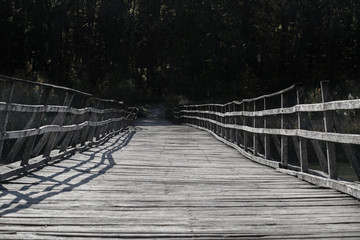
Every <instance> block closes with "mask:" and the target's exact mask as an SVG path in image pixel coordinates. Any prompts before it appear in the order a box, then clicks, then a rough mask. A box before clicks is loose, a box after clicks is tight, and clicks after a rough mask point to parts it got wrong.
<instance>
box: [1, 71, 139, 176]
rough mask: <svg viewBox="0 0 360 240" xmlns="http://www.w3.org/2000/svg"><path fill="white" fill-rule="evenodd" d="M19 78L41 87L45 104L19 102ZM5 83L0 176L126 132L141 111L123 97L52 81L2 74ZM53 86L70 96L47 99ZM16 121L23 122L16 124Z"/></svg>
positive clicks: (14, 173)
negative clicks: (52, 101) (104, 95)
mask: <svg viewBox="0 0 360 240" xmlns="http://www.w3.org/2000/svg"><path fill="white" fill-rule="evenodd" d="M16 83H21V84H26V85H29V86H37V87H40V90H41V91H39V92H40V94H39V93H37V94H38V95H37V98H39V99H40V103H39V104H36V105H34V104H22V103H17V102H16V100H15V99H14V97H13V96H14V95H15V94H16V93H17V90H18V89H17V88H16V85H15V84H16ZM1 84H2V85H1ZM0 87H1V89H2V95H1V99H0V181H3V180H6V179H8V178H11V177H14V176H17V175H19V174H22V173H24V172H26V171H28V170H30V169H33V168H36V167H38V166H40V165H43V164H46V163H48V162H49V161H53V160H55V159H61V158H63V157H64V156H67V155H69V154H73V153H74V152H76V151H80V150H83V149H85V148H87V147H90V146H92V145H94V144H97V143H101V142H103V141H105V140H106V139H108V138H110V137H111V136H113V135H115V134H117V133H119V132H121V131H123V130H124V129H125V128H126V127H127V126H128V125H129V124H130V123H131V122H132V121H133V120H134V119H135V118H136V116H137V112H138V109H137V108H136V107H127V106H126V105H125V104H124V102H122V101H115V100H109V99H100V98H96V97H94V96H93V95H91V94H89V93H85V92H81V91H78V90H75V89H71V88H67V87H62V86H57V85H52V84H47V83H38V82H32V81H28V80H23V79H18V78H11V77H6V76H1V75H0ZM53 90H61V91H62V92H61V93H63V94H64V95H66V96H65V99H64V100H63V103H62V104H59V105H49V104H48V102H49V101H48V99H49V97H50V95H51V93H52V92H53ZM27 91H31V90H27ZM30 93H31V92H30ZM34 94H35V93H34ZM75 97H77V98H78V99H77V102H76V106H77V107H74V106H73V105H74V101H73V99H74V98H75ZM79 99H80V100H79ZM22 101H23V100H22ZM19 120H21V121H19ZM14 122H16V123H18V122H21V124H22V125H21V126H22V127H20V128H19V126H18V127H17V128H15V129H14V126H13V125H14V124H13V123H14ZM35 159H36V161H35Z"/></svg>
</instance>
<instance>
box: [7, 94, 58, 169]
mask: <svg viewBox="0 0 360 240" xmlns="http://www.w3.org/2000/svg"><path fill="white" fill-rule="evenodd" d="M52 90H53V89H52V88H50V87H47V88H45V89H44V91H43V93H42V96H41V99H40V104H41V105H44V106H46V104H47V101H48V99H49V96H50V94H51V92H52ZM44 115H45V114H44V113H34V114H33V121H32V123H30V121H29V124H31V125H30V126H29V128H33V127H34V128H39V127H40V126H41V121H42V119H43V118H44ZM25 139H26V138H20V139H18V140H22V141H25ZM35 140H36V136H31V137H29V138H28V139H27V140H26V144H25V149H24V152H23V155H22V160H21V166H24V165H27V164H28V162H29V159H30V157H31V153H32V150H33V148H34V145H35ZM19 147H20V146H19ZM13 157H15V154H14V156H10V153H9V156H8V158H13ZM9 161H11V159H9Z"/></svg>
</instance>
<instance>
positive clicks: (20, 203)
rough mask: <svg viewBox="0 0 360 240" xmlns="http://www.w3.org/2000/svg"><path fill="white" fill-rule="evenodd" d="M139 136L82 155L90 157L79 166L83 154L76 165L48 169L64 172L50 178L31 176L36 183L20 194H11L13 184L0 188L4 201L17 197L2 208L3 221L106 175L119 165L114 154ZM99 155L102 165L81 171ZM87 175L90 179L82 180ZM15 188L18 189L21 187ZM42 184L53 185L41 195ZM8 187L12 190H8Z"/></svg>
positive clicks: (127, 136)
mask: <svg viewBox="0 0 360 240" xmlns="http://www.w3.org/2000/svg"><path fill="white" fill-rule="evenodd" d="M135 133H136V131H135V130H132V131H126V132H123V133H122V134H121V135H118V136H117V138H116V140H115V141H114V142H113V143H111V144H110V145H106V146H104V145H100V146H97V147H95V148H91V149H89V150H87V151H85V152H83V153H79V154H81V155H80V156H82V157H84V156H85V157H86V159H84V160H82V159H81V160H78V161H79V162H77V161H76V159H75V157H76V156H79V154H76V155H74V156H72V157H71V158H70V159H72V160H74V165H71V166H61V164H59V162H60V161H57V162H53V163H52V164H49V165H47V166H46V167H56V168H59V169H61V170H59V171H58V172H56V173H54V174H52V175H50V176H44V175H41V174H42V173H43V172H42V171H34V172H30V173H28V175H27V180H33V183H27V184H24V185H23V187H21V188H20V189H19V190H11V188H12V187H11V184H12V183H11V182H9V183H8V184H5V186H3V185H2V186H0V201H1V199H2V198H6V197H7V196H11V195H12V196H14V197H15V198H14V199H12V200H11V201H9V202H7V203H5V204H2V205H1V206H0V217H2V216H5V215H7V214H10V213H15V212H18V211H20V210H21V209H26V208H29V207H31V206H33V205H36V204H39V203H41V202H42V201H44V200H46V199H48V198H50V197H53V196H56V195H59V194H61V193H64V192H69V191H72V190H73V189H75V188H77V187H79V186H82V185H84V184H87V183H89V182H90V181H92V180H94V179H95V178H97V177H99V176H101V175H103V174H105V173H106V172H107V171H109V170H110V169H111V168H113V167H114V165H116V163H115V160H114V158H113V153H114V152H116V151H118V150H120V149H122V148H124V147H125V146H127V144H128V143H129V142H130V141H131V139H132V137H133V136H134V134H135ZM111 139H114V138H111ZM91 150H96V151H91ZM88 153H90V154H88ZM99 153H100V154H101V160H100V161H99V162H94V165H93V166H91V167H87V168H85V169H84V168H81V167H83V166H85V165H86V164H89V163H92V162H93V161H94V159H95V157H96V156H97V154H99ZM46 167H45V168H46ZM72 172H73V173H72ZM85 175H89V176H86V177H85V178H82V177H83V176H85ZM61 176H65V177H66V178H65V179H64V180H57V179H56V178H57V177H61ZM76 179H80V180H79V182H77V183H72V182H73V181H74V180H76ZM15 184H17V185H18V184H19V183H15ZM41 184H49V186H48V187H46V188H45V189H42V190H41V191H39V190H38V189H36V186H37V185H41ZM7 185H8V188H9V189H10V190H9V189H7V188H6V186H7ZM31 190H33V191H31ZM22 192H26V193H22ZM35 196H36V197H35ZM2 201H5V200H2Z"/></svg>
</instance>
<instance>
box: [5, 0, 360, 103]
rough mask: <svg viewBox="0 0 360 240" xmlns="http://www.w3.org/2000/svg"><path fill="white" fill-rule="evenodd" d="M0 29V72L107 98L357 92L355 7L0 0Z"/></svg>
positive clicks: (306, 0) (278, 1)
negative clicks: (323, 88)
mask: <svg viewBox="0 0 360 240" xmlns="http://www.w3.org/2000/svg"><path fill="white" fill-rule="evenodd" d="M0 29H1V32H0V46H1V51H0V73H1V74H4V75H10V76H17V77H21V78H26V79H33V80H37V81H44V82H51V83H55V84H60V85H66V86H70V87H75V88H79V89H82V90H84V91H88V92H91V93H95V94H97V95H100V96H102V97H109V98H113V97H115V98H116V97H117V98H132V99H133V101H136V100H140V99H139V96H152V97H154V96H165V95H169V94H178V95H183V96H185V97H187V98H189V99H192V100H196V101H204V100H212V99H216V100H229V99H239V98H243V97H249V96H254V95H259V94H262V93H264V92H270V91H274V90H278V89H281V88H283V87H287V86H289V85H291V84H292V83H294V82H304V83H305V84H307V85H309V86H315V85H316V84H317V83H318V82H319V81H321V80H324V79H330V80H332V83H333V85H334V87H335V89H337V91H338V93H339V94H345V93H342V90H344V89H346V87H347V89H346V91H353V94H358V90H359V89H357V85H358V84H357V82H356V80H357V79H359V78H360V71H359V70H360V59H359V58H360V1H357V0H348V1H341V0H251V1H250V0H239V1H233V0H222V1H221V0H196V1H195V0H182V1H176V0H167V1H165V0H106V1H105V0H79V1H70V0H41V1H40V0H13V1H11V0H0ZM344 86H345V87H344ZM136 93H137V94H136Z"/></svg>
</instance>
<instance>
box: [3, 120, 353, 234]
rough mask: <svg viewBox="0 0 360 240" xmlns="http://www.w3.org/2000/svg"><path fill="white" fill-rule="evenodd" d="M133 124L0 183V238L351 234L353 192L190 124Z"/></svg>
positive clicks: (158, 122)
mask: <svg viewBox="0 0 360 240" xmlns="http://www.w3.org/2000/svg"><path fill="white" fill-rule="evenodd" d="M135 131H136V132H134V134H133V133H128V134H125V133H124V134H122V135H120V136H116V137H114V138H112V139H111V140H110V141H109V142H108V143H106V144H105V145H103V146H98V147H96V148H92V149H90V150H87V151H85V152H83V153H79V154H76V155H74V156H72V157H70V158H69V159H66V160H63V161H61V162H57V163H53V164H51V165H50V166H46V167H45V168H43V169H42V170H40V171H36V172H33V173H31V174H29V175H28V176H24V177H22V178H19V179H16V180H13V181H11V182H10V183H6V184H3V185H2V187H1V192H0V204H1V208H0V215H1V217H0V238H4V239H11V238H21V239H22V238H34V239H41V238H43V239H49V238H55V237H57V238H60V239H61V238H62V237H74V238H76V239H81V238H97V237H108V238H111V237H113V238H120V237H122V238H125V239H126V238H136V239H141V238H144V239H147V238H172V237H173V238H177V239H182V238H184V239H186V238H191V237H197V238H201V239H218V238H224V239H272V238H274V239H279V238H284V239H291V238H303V239H309V238H324V239H331V238H339V237H348V238H353V239H357V238H358V237H359V236H360V203H359V201H358V200H355V199H353V198H351V197H348V196H347V195H344V194H341V193H339V192H336V191H334V190H329V189H320V188H318V187H315V186H312V185H310V184H308V183H305V182H302V181H300V180H298V179H297V178H295V177H291V176H287V175H284V174H281V173H278V172H276V171H275V170H273V169H270V168H267V167H264V166H261V165H258V164H256V163H253V162H251V161H249V160H247V159H245V158H244V157H242V156H241V155H240V154H239V153H238V152H237V151H236V150H234V149H232V148H230V147H227V146H226V145H224V144H222V143H221V142H219V141H217V140H215V139H214V138H213V137H212V136H211V135H210V134H208V133H206V132H202V131H199V130H196V129H193V128H190V127H186V126H179V125H171V124H170V123H167V122H163V121H159V120H151V119H142V120H138V121H137V125H136V128H135Z"/></svg>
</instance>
